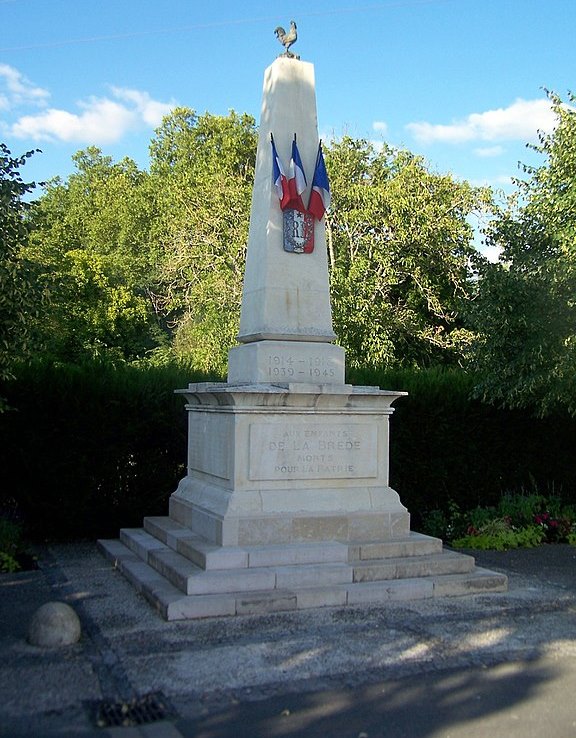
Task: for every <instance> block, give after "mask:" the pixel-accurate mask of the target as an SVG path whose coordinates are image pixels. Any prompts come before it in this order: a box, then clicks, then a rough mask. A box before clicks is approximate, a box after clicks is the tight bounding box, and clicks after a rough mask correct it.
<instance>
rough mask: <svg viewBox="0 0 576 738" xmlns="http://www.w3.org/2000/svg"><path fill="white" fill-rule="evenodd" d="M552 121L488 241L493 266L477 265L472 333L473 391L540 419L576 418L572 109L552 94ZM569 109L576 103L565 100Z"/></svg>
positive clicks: (575, 133) (575, 125) (575, 124)
mask: <svg viewBox="0 0 576 738" xmlns="http://www.w3.org/2000/svg"><path fill="white" fill-rule="evenodd" d="M549 98H550V101H551V104H552V106H553V109H554V112H555V113H556V116H557V126H556V128H555V130H554V131H553V132H552V133H551V134H547V135H544V134H542V135H541V136H540V144H539V145H538V146H535V147H533V148H535V149H536V151H538V152H539V153H540V154H541V155H542V156H543V157H544V161H543V163H542V164H541V165H540V166H538V167H524V168H523V169H524V173H525V174H526V175H527V179H525V180H516V185H517V190H518V191H517V192H516V193H515V194H514V196H513V197H511V198H510V199H509V200H508V201H507V203H506V204H505V206H504V207H503V208H502V209H501V210H500V211H499V212H498V213H497V216H496V217H495V219H494V220H493V221H492V223H491V226H490V229H489V231H488V233H487V240H488V243H489V244H490V245H495V246H498V247H499V248H500V249H502V252H501V257H500V260H499V262H498V263H497V264H490V263H488V262H486V261H485V260H479V263H478V272H479V279H478V283H477V296H476V299H475V301H474V303H473V310H472V311H471V321H472V325H473V326H474V327H475V328H476V329H477V330H478V331H479V333H480V336H481V341H480V342H479V345H478V350H477V352H476V355H475V366H476V367H477V368H478V369H479V370H480V371H481V372H482V375H483V380H482V382H481V383H480V384H479V385H478V387H477V393H478V394H479V395H480V396H482V397H483V398H484V399H486V400H490V401H494V402H497V403H500V404H503V405H508V406H511V407H528V406H532V407H534V408H535V409H536V410H537V411H538V412H539V413H540V414H546V413H548V412H551V411H553V410H554V409H557V408H567V409H568V410H569V412H570V413H571V414H573V415H574V414H576V335H575V330H574V326H575V325H576V300H575V295H576V110H575V109H574V107H572V106H571V105H566V104H564V103H563V102H562V101H561V99H560V98H559V97H558V96H557V95H555V94H553V93H549ZM569 99H570V103H574V102H575V98H574V96H572V95H571V96H570V98H569Z"/></svg>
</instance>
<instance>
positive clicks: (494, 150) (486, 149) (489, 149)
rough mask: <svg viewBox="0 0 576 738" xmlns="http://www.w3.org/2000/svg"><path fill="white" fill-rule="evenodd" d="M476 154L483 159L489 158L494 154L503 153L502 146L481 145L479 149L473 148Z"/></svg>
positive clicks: (499, 154)
mask: <svg viewBox="0 0 576 738" xmlns="http://www.w3.org/2000/svg"><path fill="white" fill-rule="evenodd" d="M474 153H475V154H476V156H480V157H481V158H483V159H489V158H492V157H494V156H501V155H502V154H503V153H504V147H503V146H483V147H481V148H479V149H474Z"/></svg>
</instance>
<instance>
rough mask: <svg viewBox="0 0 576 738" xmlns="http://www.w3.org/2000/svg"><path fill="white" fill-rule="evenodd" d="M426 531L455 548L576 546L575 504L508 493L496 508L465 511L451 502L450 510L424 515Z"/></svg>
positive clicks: (553, 498)
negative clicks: (561, 544)
mask: <svg viewBox="0 0 576 738" xmlns="http://www.w3.org/2000/svg"><path fill="white" fill-rule="evenodd" d="M432 528H433V530H432ZM423 531H424V532H425V533H427V534H428V535H435V536H437V537H439V538H442V539H443V540H445V541H447V542H449V543H451V545H452V546H454V547H455V548H474V549H484V550H486V549H493V550H496V551H503V550H507V549H510V548H518V547H523V548H525V547H531V546H538V545H540V544H541V543H570V544H572V545H576V507H574V506H571V505H566V504H564V503H563V502H562V500H561V499H560V498H559V497H556V496H551V497H545V496H543V495H539V494H530V495H524V494H518V495H512V494H507V495H503V497H502V498H501V500H500V502H499V504H498V506H497V507H477V508H474V509H473V510H469V511H468V512H463V511H462V510H460V508H458V506H457V505H455V504H453V503H452V504H451V505H450V507H449V509H448V511H447V513H444V512H442V511H439V510H435V511H432V512H431V514H430V515H429V516H425V518H424V525H423Z"/></svg>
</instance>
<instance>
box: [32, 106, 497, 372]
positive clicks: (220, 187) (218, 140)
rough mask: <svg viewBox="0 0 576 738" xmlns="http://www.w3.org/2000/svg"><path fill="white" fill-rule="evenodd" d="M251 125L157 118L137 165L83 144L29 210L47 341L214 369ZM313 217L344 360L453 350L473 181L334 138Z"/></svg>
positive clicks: (241, 243)
mask: <svg viewBox="0 0 576 738" xmlns="http://www.w3.org/2000/svg"><path fill="white" fill-rule="evenodd" d="M256 144H257V130H256V126H255V122H254V120H253V119H252V118H251V117H250V116H247V115H238V114H237V113H235V112H230V113H229V114H228V115H227V116H214V115H211V114H209V113H205V114H204V115H198V114H196V113H195V112H194V111H193V110H191V109H189V108H179V109H176V110H174V111H173V112H172V113H171V114H170V115H168V116H166V118H165V119H164V121H163V123H162V125H161V126H160V127H159V128H158V129H157V131H156V132H155V135H154V138H153V139H152V142H151V146H150V171H149V173H148V172H142V171H140V170H138V168H137V167H136V165H135V164H134V162H132V161H131V160H129V159H124V160H122V161H121V162H119V163H114V162H113V161H112V160H111V159H110V157H106V156H104V155H103V154H102V152H101V151H100V150H99V149H96V148H94V147H91V148H88V149H86V150H85V151H80V152H78V154H76V155H75V157H74V161H75V165H76V171H75V172H74V174H72V175H71V176H70V177H69V179H68V181H66V182H62V181H60V180H58V179H56V180H54V181H52V182H50V183H49V184H48V186H47V187H46V191H45V194H44V195H43V197H42V198H41V199H40V201H39V202H38V204H37V206H36V208H35V226H36V229H35V232H34V234H33V238H32V241H31V244H30V246H29V248H28V252H27V253H28V256H29V258H31V259H33V260H35V261H36V263H37V264H39V265H40V266H41V268H42V269H43V275H44V280H45V284H46V287H47V289H48V290H49V293H50V298H51V300H50V309H49V310H48V311H47V313H46V315H45V317H44V329H45V334H46V337H47V340H49V344H50V346H51V349H52V351H53V353H54V355H56V356H59V357H60V358H61V359H62V360H66V361H69V360H74V359H75V357H78V356H82V355H86V354H88V355H90V356H92V357H94V356H98V357H101V356H112V357H113V358H116V359H123V360H128V361H131V360H134V359H138V358H141V357H143V356H146V357H147V359H148V360H154V361H156V362H159V361H161V360H162V358H163V357H165V356H172V357H173V356H177V357H180V358H185V359H186V360H187V361H188V362H189V363H192V364H193V365H194V366H195V367H197V368H198V369H200V370H204V371H213V372H216V373H218V374H223V373H224V372H225V368H226V357H227V351H228V349H229V348H230V346H232V345H234V343H235V340H236V339H235V336H236V333H237V329H238V318H239V313H240V303H241V296H242V280H243V273H244V261H245V248H246V243H247V240H248V226H249V215H250V199H251V194H252V186H253V178H254V165H255V156H256ZM326 163H327V167H328V170H329V174H330V180H331V190H332V203H333V204H332V208H331V210H330V212H329V213H328V216H327V219H326V223H327V230H328V248H329V265H330V277H331V287H332V305H333V313H334V323H335V329H336V333H337V335H338V336H339V339H340V341H341V343H342V344H343V345H344V346H345V348H346V349H347V352H348V362H349V364H350V365H351V366H363V365H370V366H377V365H381V364H386V365H389V366H392V365H410V366H424V365H432V364H438V363H444V364H449V363H457V362H459V361H461V360H462V357H463V356H464V354H465V352H466V351H467V349H468V346H469V344H470V342H471V340H472V334H471V333H470V332H469V331H467V330H466V328H465V327H464V326H463V324H462V322H461V320H460V317H459V315H460V303H461V301H463V300H464V301H465V300H466V299H468V294H469V289H470V285H469V270H468V262H469V259H470V256H471V254H472V252H473V251H474V249H473V246H472V244H471V235H472V234H471V228H470V226H469V224H468V222H467V220H466V219H467V217H468V215H469V214H470V212H471V211H472V210H474V209H476V208H480V207H483V206H484V204H485V200H486V193H485V192H484V191H481V190H477V189H474V188H472V187H470V186H469V185H468V184H466V183H458V182H456V181H455V180H454V179H453V178H452V177H450V176H448V175H439V174H435V173H433V172H430V171H429V170H428V169H427V167H426V165H425V162H424V161H423V160H422V159H421V158H420V157H416V156H414V155H412V154H410V153H409V152H407V151H397V150H393V149H391V148H389V147H384V148H383V149H382V150H381V151H376V150H375V149H374V148H373V147H372V146H371V144H369V143H368V142H366V141H363V140H354V139H351V138H349V137H345V138H344V139H342V140H341V141H337V142H333V143H332V144H331V145H330V146H329V147H327V151H326Z"/></svg>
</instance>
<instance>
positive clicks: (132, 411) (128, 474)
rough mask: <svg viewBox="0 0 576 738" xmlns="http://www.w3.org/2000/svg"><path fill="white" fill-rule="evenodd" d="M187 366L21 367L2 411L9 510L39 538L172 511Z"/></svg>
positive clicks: (90, 532)
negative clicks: (178, 391)
mask: <svg viewBox="0 0 576 738" xmlns="http://www.w3.org/2000/svg"><path fill="white" fill-rule="evenodd" d="M202 378H203V377H202V376H201V375H198V374H197V375H196V376H194V373H193V372H191V371H190V370H187V369H186V368H184V367H174V366H171V367H155V368H138V367H130V366H126V365H119V366H111V365H106V364H98V363H87V364H84V365H51V364H49V363H46V362H42V361H37V362H35V363H34V364H32V365H29V366H26V367H21V368H20V371H19V372H18V377H17V379H14V380H13V381H9V382H7V383H5V386H4V392H3V393H0V394H4V396H6V397H7V398H8V404H9V406H10V408H11V409H10V410H9V411H7V412H5V413H3V414H1V415H0V468H2V470H3V477H4V480H3V486H2V491H1V492H0V510H1V509H3V508H6V507H15V508H16V509H17V511H18V515H20V516H21V518H22V520H23V521H24V522H25V524H26V532H27V534H28V535H29V536H30V537H32V538H33V539H74V538H86V537H89V538H94V537H99V536H115V535H117V533H118V529H119V528H120V527H121V526H139V525H141V524H142V518H143V516H144V515H155V514H166V512H167V509H168V503H167V501H168V497H169V496H170V494H171V493H172V492H173V491H174V490H175V488H176V486H177V483H178V481H179V479H180V478H181V477H182V476H184V473H185V463H186V412H185V407H184V401H183V399H182V397H181V396H176V395H175V394H174V390H175V389H177V388H181V387H185V386H186V384H187V383H188V382H189V381H194V380H195V379H202Z"/></svg>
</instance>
